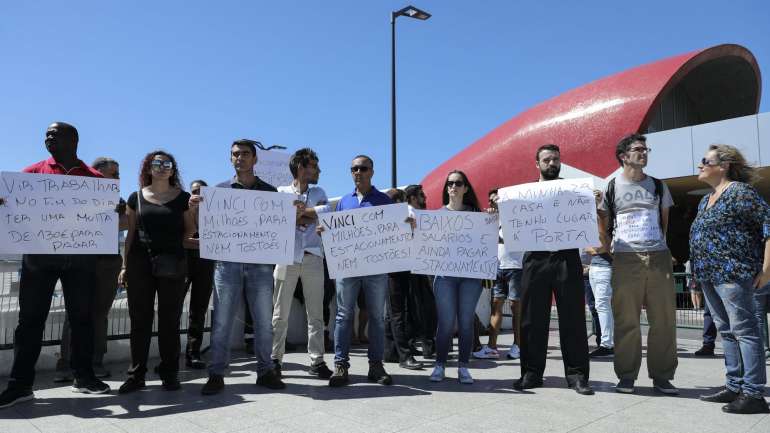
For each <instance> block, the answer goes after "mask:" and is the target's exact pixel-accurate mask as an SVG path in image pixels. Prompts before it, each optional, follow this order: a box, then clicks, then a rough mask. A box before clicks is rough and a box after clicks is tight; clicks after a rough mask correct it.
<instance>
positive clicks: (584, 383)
mask: <svg viewBox="0 0 770 433" xmlns="http://www.w3.org/2000/svg"><path fill="white" fill-rule="evenodd" d="M570 388H574V389H575V392H577V393H578V394H580V395H594V390H593V388H591V384H589V383H588V380H587V379H585V378H582V377H581V378H579V379H577V380H575V381H574V382H572V384H571V385H570Z"/></svg>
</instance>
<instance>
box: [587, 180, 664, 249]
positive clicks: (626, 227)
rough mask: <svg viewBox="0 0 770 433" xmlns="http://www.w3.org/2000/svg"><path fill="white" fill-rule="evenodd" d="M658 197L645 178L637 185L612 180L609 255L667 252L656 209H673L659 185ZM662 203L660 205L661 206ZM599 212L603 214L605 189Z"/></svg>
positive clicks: (662, 184) (651, 181) (605, 201)
mask: <svg viewBox="0 0 770 433" xmlns="http://www.w3.org/2000/svg"><path fill="white" fill-rule="evenodd" d="M661 186H662V187H663V191H661V197H658V196H657V195H655V182H654V181H653V180H652V178H651V177H650V176H646V177H645V178H644V179H643V180H642V181H640V182H634V181H631V180H629V179H626V177H625V176H623V175H622V174H621V175H618V176H617V177H615V224H616V225H615V230H614V232H613V237H612V251H613V252H616V253H617V252H645V251H664V250H667V249H668V246H667V245H666V236H665V234H664V233H663V229H662V226H661V224H660V206H662V207H663V208H664V209H667V208H670V207H671V206H673V205H674V200H673V199H672V198H671V192H669V190H668V187H667V186H666V184H665V182H661ZM661 199H662V203H660V202H661ZM599 209H600V210H603V211H606V210H607V209H608V206H607V188H605V189H604V200H602V202H601V204H600V205H599Z"/></svg>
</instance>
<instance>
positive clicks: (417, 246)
mask: <svg viewBox="0 0 770 433" xmlns="http://www.w3.org/2000/svg"><path fill="white" fill-rule="evenodd" d="M414 216H415V220H416V228H415V231H414V266H413V267H412V273H413V274H425V275H442V276H447V277H466V278H479V279H488V280H494V279H495V278H496V277H497V240H498V219H497V215H496V214H487V213H483V212H454V211H449V210H439V211H421V210H415V211H414Z"/></svg>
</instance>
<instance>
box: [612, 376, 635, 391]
mask: <svg viewBox="0 0 770 433" xmlns="http://www.w3.org/2000/svg"><path fill="white" fill-rule="evenodd" d="M635 391H636V390H635V389H634V380H633V379H620V381H619V382H618V384H617V385H615V392H619V393H621V394H633V393H634V392H635Z"/></svg>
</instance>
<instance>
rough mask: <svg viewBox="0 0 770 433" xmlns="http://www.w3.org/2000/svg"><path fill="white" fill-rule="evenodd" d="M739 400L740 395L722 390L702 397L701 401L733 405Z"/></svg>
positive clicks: (725, 389)
mask: <svg viewBox="0 0 770 433" xmlns="http://www.w3.org/2000/svg"><path fill="white" fill-rule="evenodd" d="M737 398H738V393H737V392H733V391H730V390H729V389H727V388H724V389H722V390H721V391H719V392H715V393H714V394H706V395H702V396H700V399H701V401H707V402H709V403H732V402H734V401H735V400H736V399H737Z"/></svg>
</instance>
